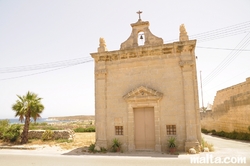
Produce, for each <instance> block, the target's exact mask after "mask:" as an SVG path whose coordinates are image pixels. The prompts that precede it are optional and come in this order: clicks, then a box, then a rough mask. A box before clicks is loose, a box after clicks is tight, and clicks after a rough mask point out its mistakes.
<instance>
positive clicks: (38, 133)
mask: <svg viewBox="0 0 250 166" xmlns="http://www.w3.org/2000/svg"><path fill="white" fill-rule="evenodd" d="M45 131H46V130H29V135H28V137H29V139H41V138H42V135H43V133H44V132H45ZM51 131H52V132H53V133H54V137H53V138H54V139H68V140H73V139H74V134H75V133H74V131H73V130H51Z"/></svg>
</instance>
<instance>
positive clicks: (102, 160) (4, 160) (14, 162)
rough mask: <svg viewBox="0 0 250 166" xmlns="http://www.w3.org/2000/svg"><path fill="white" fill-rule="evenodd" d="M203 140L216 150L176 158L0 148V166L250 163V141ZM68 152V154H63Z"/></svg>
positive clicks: (232, 165) (233, 165) (209, 137)
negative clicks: (235, 159)
mask: <svg viewBox="0 0 250 166" xmlns="http://www.w3.org/2000/svg"><path fill="white" fill-rule="evenodd" d="M203 137H204V138H205V140H206V141H208V142H211V143H213V144H214V146H215V152H211V153H200V154H197V155H186V154H182V155H179V156H178V157H170V156H167V155H166V156H165V155H160V154H159V155H157V154H153V155H150V154H145V155H141V156H133V155H131V154H129V155H126V153H124V154H123V155H122V156H110V155H102V156H100V155H80V154H78V155H65V154H64V155H62V152H57V153H50V152H49V151H37V150H9V149H1V150H0V166H78V165H79V166H99V165H100V166H113V165H114V166H117V165H118V166H128V165H133V166H163V165H164V166H165V165H169V166H172V165H174V166H182V165H217V164H213V163H210V164H193V163H190V157H204V156H206V155H213V156H214V157H221V158H225V157H237V156H241V157H246V164H234V163H229V164H219V165H227V166H236V165H246V166H249V165H250V143H247V142H240V141H233V140H226V139H221V138H217V137H212V136H207V135H205V136H203ZM66 154H69V153H66Z"/></svg>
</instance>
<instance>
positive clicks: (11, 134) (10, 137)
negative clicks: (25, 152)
mask: <svg viewBox="0 0 250 166" xmlns="http://www.w3.org/2000/svg"><path fill="white" fill-rule="evenodd" d="M20 129H21V126H20V125H19V124H12V125H10V126H9V127H8V128H7V129H6V130H5V131H4V133H3V140H4V141H7V142H15V141H16V140H17V139H18V138H19V136H20Z"/></svg>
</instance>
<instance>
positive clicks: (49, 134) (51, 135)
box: [42, 130, 54, 141]
mask: <svg viewBox="0 0 250 166" xmlns="http://www.w3.org/2000/svg"><path fill="white" fill-rule="evenodd" d="M53 138H54V132H53V131H51V130H46V131H45V132H44V133H43V135H42V140H43V141H48V140H52V139H53Z"/></svg>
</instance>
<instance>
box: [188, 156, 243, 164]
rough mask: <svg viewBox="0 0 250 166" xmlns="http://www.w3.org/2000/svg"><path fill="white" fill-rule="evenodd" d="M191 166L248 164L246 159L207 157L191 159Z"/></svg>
mask: <svg viewBox="0 0 250 166" xmlns="http://www.w3.org/2000/svg"><path fill="white" fill-rule="evenodd" d="M190 163H191V164H246V157H214V156H213V155H210V154H206V156H194V157H190Z"/></svg>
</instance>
